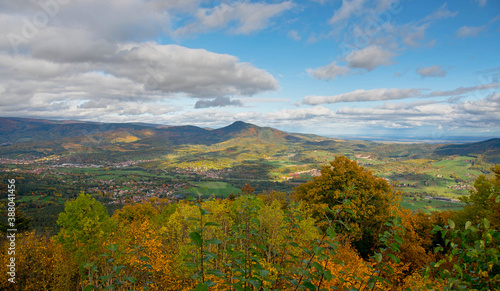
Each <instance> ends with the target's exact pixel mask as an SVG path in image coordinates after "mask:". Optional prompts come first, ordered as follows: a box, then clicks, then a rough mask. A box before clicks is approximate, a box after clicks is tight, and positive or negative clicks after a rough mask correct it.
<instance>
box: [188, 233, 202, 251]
mask: <svg viewBox="0 0 500 291" xmlns="http://www.w3.org/2000/svg"><path fill="white" fill-rule="evenodd" d="M189 237H190V238H191V240H192V241H193V243H194V244H195V245H196V246H198V247H201V235H200V234H199V233H198V232H196V231H193V232H191V233H190V234H189Z"/></svg>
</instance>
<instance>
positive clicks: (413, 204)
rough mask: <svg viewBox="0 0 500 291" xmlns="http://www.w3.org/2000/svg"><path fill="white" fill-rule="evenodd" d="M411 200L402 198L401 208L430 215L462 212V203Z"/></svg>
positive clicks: (410, 198)
mask: <svg viewBox="0 0 500 291" xmlns="http://www.w3.org/2000/svg"><path fill="white" fill-rule="evenodd" d="M413 199H414V198H412V197H405V196H403V197H402V199H401V206H402V207H405V208H407V209H409V210H411V211H423V212H425V213H431V212H433V211H448V210H462V209H463V206H464V204H463V203H453V202H446V201H438V200H431V199H420V198H416V200H413Z"/></svg>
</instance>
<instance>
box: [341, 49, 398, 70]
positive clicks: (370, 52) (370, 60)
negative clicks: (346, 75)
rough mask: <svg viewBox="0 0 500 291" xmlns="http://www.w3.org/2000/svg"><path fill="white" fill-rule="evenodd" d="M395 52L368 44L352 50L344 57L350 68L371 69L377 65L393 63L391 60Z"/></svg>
mask: <svg viewBox="0 0 500 291" xmlns="http://www.w3.org/2000/svg"><path fill="white" fill-rule="evenodd" d="M394 56H395V54H394V53H392V52H390V51H388V50H385V49H382V48H381V47H379V46H369V47H366V48H363V49H360V50H356V51H353V52H352V53H350V54H349V55H348V56H347V57H346V58H345V59H346V61H347V63H348V66H349V67H350V68H358V69H365V70H367V71H371V70H373V69H375V68H376V67H378V66H382V65H384V66H387V65H390V64H392V63H393V61H392V60H391V58H392V57H394Z"/></svg>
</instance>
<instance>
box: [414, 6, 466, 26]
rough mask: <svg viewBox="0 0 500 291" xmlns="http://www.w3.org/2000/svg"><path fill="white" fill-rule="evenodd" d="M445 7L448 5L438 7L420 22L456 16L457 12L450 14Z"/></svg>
mask: <svg viewBox="0 0 500 291" xmlns="http://www.w3.org/2000/svg"><path fill="white" fill-rule="evenodd" d="M447 6H448V3H444V4H443V5H441V6H440V7H439V9H438V10H436V11H435V12H433V13H432V14H429V15H428V16H426V17H425V18H424V19H423V20H422V21H424V22H426V21H431V20H438V19H443V18H451V17H455V16H457V14H458V11H454V12H452V11H450V10H449V9H448V7H447Z"/></svg>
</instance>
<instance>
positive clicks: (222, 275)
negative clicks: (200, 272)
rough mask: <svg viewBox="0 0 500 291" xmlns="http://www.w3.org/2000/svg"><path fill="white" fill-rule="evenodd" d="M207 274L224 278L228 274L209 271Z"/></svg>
mask: <svg viewBox="0 0 500 291" xmlns="http://www.w3.org/2000/svg"><path fill="white" fill-rule="evenodd" d="M207 274H211V275H215V276H217V277H224V276H225V275H226V274H224V273H222V271H220V270H217V269H216V270H209V271H207Z"/></svg>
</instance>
